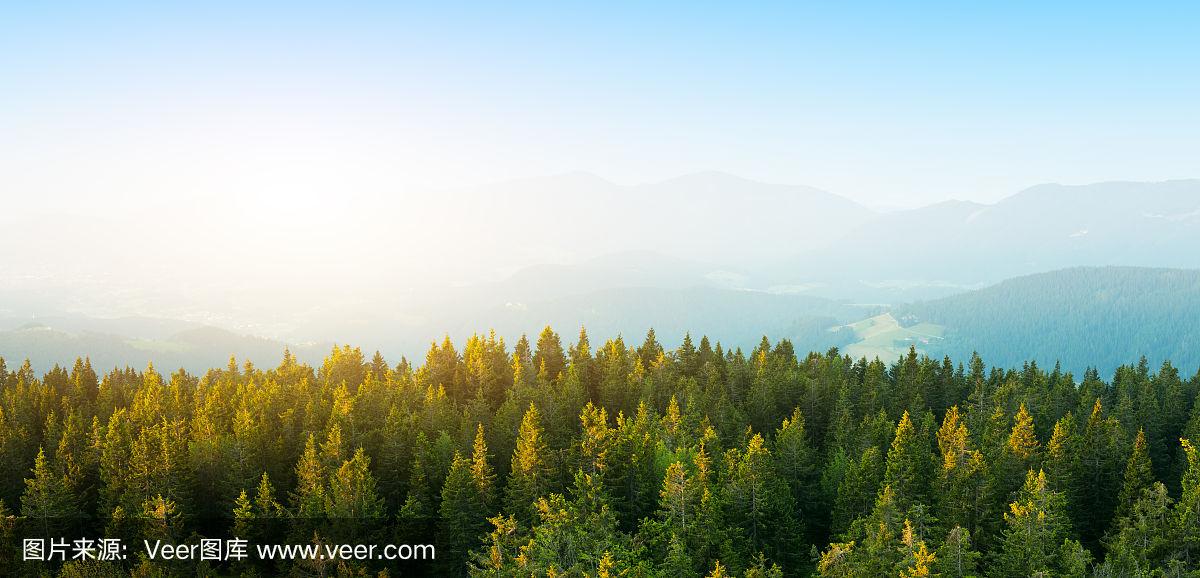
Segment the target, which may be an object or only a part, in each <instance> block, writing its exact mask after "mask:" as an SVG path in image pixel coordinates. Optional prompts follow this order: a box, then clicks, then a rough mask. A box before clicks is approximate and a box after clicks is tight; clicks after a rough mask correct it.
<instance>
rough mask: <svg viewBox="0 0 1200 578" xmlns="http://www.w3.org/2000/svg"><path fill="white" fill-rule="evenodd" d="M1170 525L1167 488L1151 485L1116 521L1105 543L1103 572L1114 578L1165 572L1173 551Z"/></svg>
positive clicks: (1174, 546)
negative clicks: (1157, 571) (1115, 577)
mask: <svg viewBox="0 0 1200 578" xmlns="http://www.w3.org/2000/svg"><path fill="white" fill-rule="evenodd" d="M1173 522H1174V520H1173V519H1172V517H1171V498H1170V497H1169V496H1167V488H1166V486H1164V485H1162V483H1160V482H1154V483H1153V484H1152V485H1151V486H1150V487H1148V488H1145V489H1144V490H1143V491H1142V492H1141V494H1140V497H1139V498H1138V499H1137V500H1136V501H1135V502H1134V503H1133V505H1132V506H1131V507H1130V508H1129V510H1128V511H1127V512H1126V513H1125V515H1124V516H1122V517H1121V518H1119V519H1118V520H1117V525H1116V528H1115V529H1114V531H1113V533H1112V534H1111V535H1110V537H1109V539H1108V540H1107V546H1108V548H1107V549H1108V555H1107V557H1106V558H1105V567H1106V568H1105V570H1106V571H1107V572H1108V573H1109V574H1110V575H1114V576H1148V575H1150V574H1151V572H1152V571H1153V570H1154V569H1156V568H1158V569H1165V568H1167V567H1168V565H1169V564H1170V562H1171V559H1172V557H1173V554H1174V552H1175V548H1176V534H1175V526H1174V523H1173Z"/></svg>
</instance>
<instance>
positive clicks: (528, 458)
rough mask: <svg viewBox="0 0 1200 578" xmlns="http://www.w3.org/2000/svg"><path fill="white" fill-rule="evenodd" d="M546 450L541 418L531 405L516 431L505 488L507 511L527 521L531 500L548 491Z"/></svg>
mask: <svg viewBox="0 0 1200 578" xmlns="http://www.w3.org/2000/svg"><path fill="white" fill-rule="evenodd" d="M547 454H548V449H547V448H546V442H545V440H544V438H543V436H542V425H541V415H540V414H539V412H538V409H537V406H535V405H534V404H532V403H530V404H529V409H528V410H526V411H525V417H524V418H522V419H521V427H520V429H519V430H518V432H517V447H516V449H515V450H514V451H513V456H512V465H511V467H510V469H509V476H508V485H507V487H506V488H505V499H506V510H507V511H508V512H512V513H514V514H516V515H517V516H518V519H524V520H529V519H531V516H532V515H533V510H532V508H533V503H534V501H535V500H536V499H537V498H538V497H540V496H542V495H544V494H545V493H546V492H547V491H548V490H549V489H550V467H549V464H548V463H547V461H546V460H547V457H548V456H547Z"/></svg>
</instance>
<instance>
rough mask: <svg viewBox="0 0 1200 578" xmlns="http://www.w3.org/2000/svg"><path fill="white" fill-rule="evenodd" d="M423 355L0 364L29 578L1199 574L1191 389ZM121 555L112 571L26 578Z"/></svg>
mask: <svg viewBox="0 0 1200 578" xmlns="http://www.w3.org/2000/svg"><path fill="white" fill-rule="evenodd" d="M597 343H598V345H597V346H595V347H593V346H592V345H591V342H590V340H589V339H588V336H587V335H586V334H585V333H582V332H581V333H580V334H579V336H578V337H577V338H576V339H575V340H574V343H569V344H568V343H567V342H566V340H565V339H562V338H561V337H560V336H559V335H557V334H556V333H554V332H553V331H552V330H551V329H550V328H546V330H545V331H543V332H542V333H541V334H540V335H539V336H538V338H537V340H536V342H531V341H530V340H527V339H524V338H522V339H520V340H519V341H517V342H516V343H515V344H514V345H513V346H511V347H510V346H509V345H507V344H506V343H504V341H503V340H501V339H499V338H496V337H494V336H487V337H484V336H475V337H473V338H471V339H470V340H468V341H467V342H466V343H465V344H464V343H459V344H455V343H452V342H450V341H449V340H448V339H447V340H446V341H444V342H443V343H440V344H436V345H434V346H433V347H432V348H431V349H430V350H429V352H428V355H427V356H426V358H425V362H424V364H423V365H421V366H415V365H413V364H410V363H409V362H408V361H406V360H400V361H399V362H398V363H395V364H392V363H389V362H388V361H386V360H385V359H384V358H383V357H382V356H380V355H378V354H376V355H375V356H374V357H371V356H365V355H364V354H363V352H362V351H360V350H358V349H354V348H351V347H349V346H344V347H340V348H335V349H334V350H333V351H332V352H331V353H330V355H329V356H328V357H327V358H326V359H325V360H324V362H323V363H322V364H321V365H320V366H319V367H312V366H309V365H307V364H303V363H300V362H299V361H298V360H297V359H296V358H295V357H294V356H292V355H290V354H288V355H285V357H284V359H283V360H282V362H280V363H279V364H278V365H276V366H274V367H258V366H255V365H253V364H249V363H246V364H238V363H234V362H231V363H230V364H229V365H228V366H227V367H223V368H219V369H212V370H209V371H207V372H205V373H204V374H203V375H191V374H188V373H187V372H184V371H179V372H175V373H173V374H170V375H163V374H160V373H159V372H157V371H156V370H154V369H153V367H149V368H147V369H145V370H144V371H138V370H133V369H125V370H114V371H111V372H109V373H107V374H103V375H100V374H97V372H95V371H94V370H93V369H92V367H91V366H90V364H89V363H88V362H87V361H86V360H79V361H77V362H75V363H74V364H73V366H72V369H70V370H64V369H59V368H56V369H54V370H53V371H50V372H48V373H45V374H38V373H35V372H34V371H33V370H32V369H31V368H30V367H29V366H28V364H25V365H22V366H16V365H14V366H6V364H5V362H4V361H3V360H0V464H4V465H5V467H4V468H2V469H0V569H3V570H5V571H6V572H8V573H11V574H12V575H58V576H64V577H65V576H129V575H131V574H132V575H133V576H196V575H205V576H248V575H258V576H262V575H293V576H300V575H303V576H312V575H335V574H336V575H339V576H365V575H375V574H376V573H377V572H379V571H381V570H384V569H385V568H386V569H389V570H392V571H398V572H399V573H402V574H404V575H414V574H415V575H426V574H427V575H437V576H457V575H467V574H470V575H472V576H479V577H485V576H486V577H491V576H552V575H559V576H605V575H607V576H640V577H655V576H662V577H672V578H674V577H680V576H682V577H694V578H698V577H700V576H711V577H717V576H743V577H745V578H750V577H755V578H779V577H782V576H804V575H810V574H813V575H818V576H828V577H851V576H853V577H859V576H861V577H867V576H871V577H874V576H897V575H899V576H938V575H940V576H943V577H947V578H949V577H957V578H964V577H966V576H989V577H997V578H1009V577H1013V578H1016V577H1025V576H1034V575H1037V576H1064V577H1079V578H1081V577H1084V576H1105V577H1107V576H1142V575H1165V576H1185V575H1191V574H1189V573H1195V572H1197V571H1200V454H1198V453H1197V451H1196V448H1195V447H1194V446H1193V445H1192V444H1191V443H1190V442H1189V441H1187V440H1192V439H1200V406H1197V404H1196V398H1197V392H1198V391H1200V375H1191V374H1181V373H1180V372H1179V371H1178V370H1176V368H1175V367H1174V366H1172V365H1171V364H1169V363H1164V364H1162V365H1160V366H1154V367H1151V366H1148V365H1146V364H1139V365H1135V366H1124V367H1122V368H1121V369H1120V370H1119V371H1117V372H1116V373H1115V376H1114V379H1113V380H1112V381H1111V382H1108V381H1104V380H1102V379H1101V378H1100V377H1099V376H1098V375H1096V374H1095V373H1094V372H1089V373H1088V374H1086V375H1082V376H1079V375H1077V376H1072V375H1071V374H1069V373H1063V372H1060V371H1047V370H1046V369H1044V368H1042V367H1039V366H1038V365H1036V364H1032V363H1031V364H1025V365H1023V366H1022V369H1021V370H1017V371H1014V370H1002V369H990V370H989V369H988V367H987V366H986V365H985V364H984V361H983V360H982V359H980V358H978V357H972V358H965V359H957V360H950V359H945V360H943V359H931V358H928V357H922V356H919V355H917V354H916V353H915V352H910V353H909V354H908V355H906V356H904V357H903V358H901V359H899V360H897V361H896V362H894V363H891V364H887V363H884V362H881V361H878V360H875V361H866V360H865V359H864V360H859V361H855V360H854V359H852V358H850V357H848V356H843V355H841V354H840V353H839V352H838V351H837V350H836V349H833V350H830V351H828V352H826V353H813V354H807V355H804V354H800V355H797V352H796V351H795V350H794V349H793V346H792V344H791V343H790V342H788V341H779V342H776V343H770V342H768V341H767V340H765V339H764V340H763V342H762V343H761V344H760V345H759V346H757V347H755V348H753V349H750V350H746V351H743V350H740V349H735V350H727V349H723V348H722V347H721V346H720V345H719V344H717V343H715V342H713V341H710V340H709V339H707V338H700V339H691V338H685V339H683V345H681V346H679V347H677V348H670V349H668V348H664V347H663V346H662V344H661V343H660V342H659V341H658V339H657V337H656V336H655V334H654V333H653V332H650V333H649V334H648V335H647V336H646V338H645V339H644V340H641V342H640V343H639V344H636V345H635V344H633V343H632V342H631V343H626V342H624V341H622V340H621V339H620V338H615V339H610V340H608V341H605V342H603V343H599V342H597ZM233 535H236V536H239V537H241V538H244V539H247V540H250V541H251V542H252V543H254V544H278V543H292V544H300V543H314V542H317V543H326V544H328V543H333V544H343V543H368V544H379V543H389V544H396V543H399V544H431V543H432V544H434V545H436V548H437V555H436V560H434V561H432V562H431V563H428V564H426V565H421V566H416V565H413V566H407V565H405V564H399V563H384V562H375V561H357V562H350V563H346V564H338V565H336V567H333V566H334V565H333V564H332V563H330V564H329V565H328V566H327V565H324V564H321V565H314V563H313V562H311V561H308V562H306V561H291V562H256V561H242V562H236V563H232V564H215V565H213V564H210V563H207V562H204V563H201V565H200V566H197V565H196V562H194V561H183V562H162V561H150V560H148V559H147V558H146V556H145V555H144V554H139V553H138V551H139V547H140V544H142V540H143V539H147V540H151V541H154V540H166V541H169V542H175V543H179V542H181V541H193V542H194V541H196V540H198V539H199V538H200V537H214V536H215V537H218V538H219V537H229V536H233ZM30 536H49V537H55V538H58V537H61V536H69V537H71V538H79V537H89V538H94V537H99V536H107V537H110V538H117V539H120V540H122V541H123V543H125V544H127V545H128V549H129V559H128V560H124V561H120V562H82V561H71V562H67V563H66V564H61V563H57V564H45V563H40V562H28V561H24V560H22V559H21V552H20V550H19V545H20V544H21V543H22V539H23V538H29V537H30Z"/></svg>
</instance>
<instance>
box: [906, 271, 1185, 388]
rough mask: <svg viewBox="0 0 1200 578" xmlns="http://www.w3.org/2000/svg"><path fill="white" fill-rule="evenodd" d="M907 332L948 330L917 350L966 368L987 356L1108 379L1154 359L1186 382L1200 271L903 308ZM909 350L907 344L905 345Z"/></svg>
mask: <svg viewBox="0 0 1200 578" xmlns="http://www.w3.org/2000/svg"><path fill="white" fill-rule="evenodd" d="M891 313H892V316H894V317H895V318H896V319H898V320H899V322H900V325H902V326H904V327H908V328H918V325H922V324H923V325H922V327H924V328H926V329H922V330H921V331H920V332H919V333H920V334H930V333H935V332H934V331H930V330H929V329H927V328H931V327H935V326H941V327H940V328H938V330H943V329H944V331H943V333H942V336H943V337H944V339H929V340H926V341H925V342H924V343H916V345H917V346H918V347H920V348H922V349H924V350H925V351H927V352H928V353H930V354H932V355H935V356H941V355H943V354H945V355H950V356H951V357H952V358H954V359H965V358H966V357H968V356H970V354H971V352H973V351H978V352H979V353H980V355H982V356H983V357H984V360H985V361H987V362H988V363H991V364H997V365H1002V366H1004V365H1007V366H1012V365H1015V364H1019V363H1021V362H1022V361H1024V360H1029V359H1035V360H1037V361H1038V363H1040V364H1042V365H1052V364H1054V362H1055V361H1061V362H1062V364H1063V367H1064V369H1069V370H1072V371H1075V372H1076V373H1077V374H1078V373H1080V372H1082V371H1083V370H1084V369H1085V368H1087V367H1089V366H1096V367H1098V368H1099V369H1100V370H1101V371H1102V372H1103V373H1105V374H1108V373H1109V372H1111V371H1112V370H1113V369H1114V368H1115V367H1116V366H1118V365H1121V364H1127V363H1136V362H1137V361H1138V359H1139V358H1140V357H1141V356H1146V358H1147V359H1148V360H1149V362H1150V363H1151V364H1153V365H1155V366H1157V364H1159V363H1161V362H1162V361H1163V360H1165V359H1169V360H1171V361H1172V362H1173V363H1174V364H1175V366H1176V367H1178V368H1180V370H1181V371H1183V372H1186V373H1189V374H1190V373H1194V372H1196V371H1197V370H1198V369H1200V271H1197V270H1180V269H1153V268H1141V267H1079V268H1071V269H1064V270H1059V271H1054V272H1050V273H1041V274H1036V275H1028V276H1024V277H1018V278H1015V279H1010V280H1008V281H1004V282H1003V283H999V284H997V285H994V286H992V287H988V288H986V289H981V290H977V291H970V292H967V293H963V294H960V295H955V296H952V297H946V298H943V299H937V300H933V301H927V302H922V303H916V304H911V305H903V306H898V307H895V308H894V309H893V310H892V312H891ZM900 345H904V344H900Z"/></svg>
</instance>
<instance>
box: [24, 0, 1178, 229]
mask: <svg viewBox="0 0 1200 578" xmlns="http://www.w3.org/2000/svg"><path fill="white" fill-rule="evenodd" d="M251 4H253V6H251ZM651 4H653V5H651ZM901 4H903V5H901ZM1198 23H1200V5H1197V4H1196V3H1186V2H1181V3H1155V2H1147V3H1120V4H1119V5H1118V4H1117V3H1112V4H1109V3H1104V2H1055V3H1046V2H1003V3H1000V2H997V3H984V2H974V3H957V2H956V3H950V2H947V3H932V2H929V3H918V2H912V3H885V2H879V3H872V2H839V3H829V2H820V3H817V2H813V3H807V2H784V3H770V2H761V3H709V2H678V3H672V2H661V3H645V2H603V3H600V2H596V3H578V2H545V3H526V2H505V3H483V2H480V3H463V2H436V3H419V4H417V3H402V2H336V3H335V2H330V3H308V2H286V3H285V2H256V3H246V2H219V1H217V2H204V3H192V4H191V5H184V4H183V3H163V2H153V3H151V2H146V3H119V2H113V3H96V2H23V3H16V2H12V3H6V4H5V5H4V6H3V7H0V70H3V71H4V72H3V74H2V75H0V195H2V196H3V201H4V203H3V204H4V207H5V212H7V213H8V217H7V220H9V221H11V220H13V219H17V218H22V217H20V215H24V214H56V213H61V212H63V211H74V212H77V213H79V214H81V215H85V216H90V217H92V216H100V217H103V216H105V215H109V214H115V213H121V212H132V213H136V214H142V213H144V214H145V217H146V218H147V219H162V218H164V217H162V215H164V214H172V213H183V214H193V215H194V214H206V211H208V212H210V213H219V212H229V211H234V210H236V211H241V212H250V213H253V214H269V213H271V212H273V211H274V212H275V213H277V214H278V212H279V211H281V210H284V211H291V212H293V213H303V212H304V211H306V210H310V209H311V208H313V207H321V208H322V211H332V212H333V213H335V214H336V213H337V212H338V211H343V212H351V211H352V210H353V209H352V208H351V207H349V206H347V205H345V204H344V203H343V204H341V205H339V199H344V198H347V197H348V196H352V195H353V194H356V193H361V192H373V193H394V194H397V195H405V194H412V195H417V193H415V192H413V191H418V190H428V189H431V188H432V189H453V188H455V187H461V186H468V185H473V184H478V183H486V182H491V181H498V180H506V179H514V178H523V177H531V176H538V175H548V174H556V173H563V172H569V171H587V172H591V173H595V174H598V175H601V176H603V177H605V178H607V179H610V180H613V181H615V182H618V183H622V184H634V183H641V182H648V181H657V180H662V179H667V178H671V177H674V176H677V175H680V174H685V173H690V172H695V171H707V170H718V171H725V172H729V173H733V174H738V175H741V176H745V177H749V178H754V179H758V180H763V181H768V182H778V183H788V184H804V185H809V186H813V187H818V188H821V189H825V190H828V191H831V192H834V193H837V194H840V195H843V196H846V197H848V198H851V199H854V200H856V201H858V202H860V203H863V204H865V205H868V206H872V207H912V206H918V205H923V204H928V203H932V202H937V201H941V200H945V199H949V198H956V199H964V200H975V201H980V202H992V201H995V200H997V199H999V198H1002V197H1004V196H1007V195H1010V194H1013V193H1015V192H1017V191H1019V190H1021V189H1023V188H1025V187H1028V186H1031V185H1034V184H1038V183H1043V182H1062V183H1089V182H1096V181H1104V180H1116V179H1125V180H1163V179H1171V178H1188V177H1197V176H1200V161H1198V160H1197V159H1200V154H1197V152H1198V151H1200V108H1198V107H1197V106H1196V104H1195V103H1196V102H1200V59H1198V58H1197V55H1198V54H1200V35H1197V34H1195V27H1196V25H1197V24H1198ZM214 207H215V208H214ZM214 218H215V217H214ZM4 219H5V217H3V216H0V222H3V220H4ZM280 219H281V221H286V215H285V216H284V217H280Z"/></svg>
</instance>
